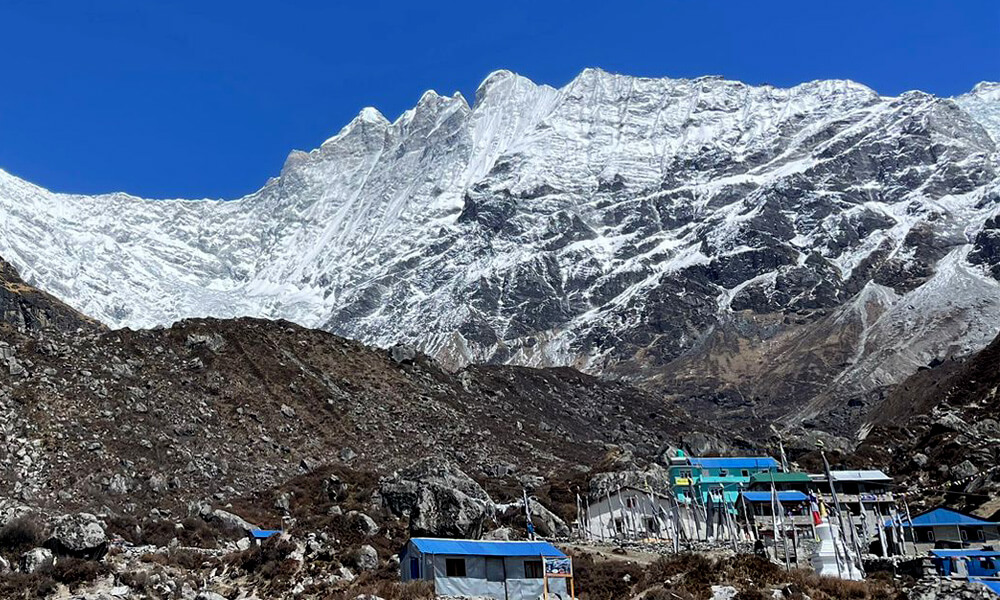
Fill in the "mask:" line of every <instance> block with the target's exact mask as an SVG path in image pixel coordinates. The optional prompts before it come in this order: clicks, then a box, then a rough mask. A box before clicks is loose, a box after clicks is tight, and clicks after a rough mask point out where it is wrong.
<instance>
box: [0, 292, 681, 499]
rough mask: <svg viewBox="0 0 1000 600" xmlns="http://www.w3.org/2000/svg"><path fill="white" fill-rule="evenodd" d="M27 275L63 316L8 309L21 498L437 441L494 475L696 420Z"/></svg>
mask: <svg viewBox="0 0 1000 600" xmlns="http://www.w3.org/2000/svg"><path fill="white" fill-rule="evenodd" d="M7 281H16V279H15V278H13V277H11V278H10V279H7ZM22 286H23V284H22ZM0 289H2V288H0ZM19 290H20V292H19V294H20V295H23V296H24V297H25V298H28V299H34V300H33V301H34V302H35V303H34V304H32V311H31V312H30V313H28V314H32V315H36V314H37V315H50V317H49V319H48V321H47V322H46V323H47V324H48V325H59V326H60V327H38V328H32V329H19V328H18V327H19V326H20V325H21V324H22V323H23V322H24V319H23V314H24V313H22V312H13V313H12V312H11V311H5V312H4V313H3V314H4V315H11V314H13V324H14V325H16V326H18V327H15V326H11V325H10V324H6V323H0V351H2V353H3V358H4V359H5V360H6V361H7V366H8V367H9V368H4V369H3V370H2V371H0V414H2V415H3V417H2V431H0V456H3V458H4V460H3V464H2V466H0V480H2V481H4V482H6V483H7V484H9V487H6V488H5V489H7V496H8V498H7V501H8V502H10V501H13V502H23V503H30V504H32V505H35V506H50V505H58V506H60V507H93V506H97V505H101V504H102V503H103V504H105V505H107V506H118V507H130V508H129V510H131V511H140V512H141V511H143V510H147V509H148V508H151V507H158V508H161V509H170V508H171V507H177V506H183V505H185V504H186V503H187V502H191V501H196V500H199V499H203V498H211V497H212V496H213V495H216V494H218V495H220V496H224V497H233V496H236V495H239V494H242V493H245V492H248V491H252V490H257V489H262V488H265V487H267V486H270V485H274V484H277V483H279V482H281V481H284V480H286V479H288V478H290V477H292V476H294V475H296V474H298V473H301V472H303V471H308V470H311V469H313V468H316V467H317V466H319V465H322V464H326V463H340V464H350V465H352V466H353V467H354V468H357V469H361V470H366V471H371V472H374V473H388V472H391V471H392V470H393V469H394V468H398V467H401V466H404V465H407V464H409V463H410V462H412V461H414V460H416V459H418V458H421V457H425V456H437V457H443V458H450V459H452V460H455V461H457V462H458V463H459V464H460V465H461V466H462V468H463V469H465V470H466V471H467V472H468V473H470V474H471V475H474V476H476V477H480V478H487V479H488V478H490V477H506V476H509V475H517V476H528V475H535V476H545V475H547V474H548V473H550V472H554V471H567V470H572V469H575V468H578V467H583V468H586V466H587V465H591V464H595V463H597V462H598V461H599V460H600V459H601V458H602V457H603V456H604V454H605V453H606V452H607V448H606V445H607V444H614V445H616V446H617V447H619V448H621V449H623V450H626V451H631V452H634V453H635V454H636V455H639V456H643V455H645V456H649V457H652V456H654V455H655V454H656V453H657V452H659V451H660V450H661V447H664V446H665V445H667V444H668V443H675V444H676V443H678V441H679V439H680V435H679V434H680V432H681V431H682V430H684V429H685V425H684V424H685V423H686V422H687V418H686V417H685V415H684V414H683V412H681V411H679V410H670V409H664V407H663V406H662V403H661V402H660V401H659V399H657V398H655V397H653V396H651V395H649V394H647V393H645V392H641V391H639V390H636V389H634V388H630V387H628V386H626V385H624V384H618V383H608V382H604V381H601V380H598V379H595V378H594V377H591V376H588V375H583V374H581V373H578V372H576V371H572V370H570V369H556V370H538V369H528V368H523V367H470V368H467V369H465V370H462V371H460V372H458V373H449V372H446V371H444V370H442V369H441V368H440V367H439V366H438V365H436V364H435V363H434V362H433V361H432V360H430V359H429V358H427V357H426V356H424V355H420V354H418V353H416V352H414V351H412V350H409V349H407V348H405V347H396V348H393V349H392V350H391V351H386V350H377V349H373V348H369V347H366V346H364V345H362V344H360V343H357V342H351V341H348V340H345V339H342V338H339V337H337V336H334V335H332V334H329V333H325V332H322V331H315V330H307V329H304V328H302V327H299V326H297V325H293V324H291V323H288V322H270V321H261V320H254V319H247V318H244V319H238V320H229V321H218V320H212V319H201V320H189V321H183V322H180V323H178V324H176V325H174V326H173V327H171V328H168V329H154V330H143V331H131V330H128V329H124V330H118V331H107V330H104V329H101V328H98V327H94V326H93V324H92V323H91V322H90V321H88V320H87V319H86V318H84V317H80V316H79V315H75V313H72V311H71V310H70V309H68V308H67V307H65V306H64V305H62V304H61V303H59V302H58V301H55V300H54V299H52V298H50V297H47V296H45V295H43V294H39V293H37V292H35V291H32V290H31V289H30V288H29V287H27V286H23V287H21V288H19ZM4 298H7V297H6V296H4ZM15 305H16V303H15ZM51 315H62V320H60V319H57V318H55V317H51ZM72 318H75V319H76V321H75V322H73V323H70V322H69V321H68V320H69V319H72ZM67 331H68V332H67ZM512 431H516V432H517V435H511V432H512Z"/></svg>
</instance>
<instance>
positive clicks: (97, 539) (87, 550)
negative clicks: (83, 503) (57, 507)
mask: <svg viewBox="0 0 1000 600" xmlns="http://www.w3.org/2000/svg"><path fill="white" fill-rule="evenodd" d="M45 545H46V547H47V548H49V549H51V550H53V551H55V552H57V553H58V554H65V555H70V556H76V557H80V558H90V559H96V558H100V557H101V556H104V553H105V552H107V549H108V536H107V535H106V534H105V532H104V525H102V524H101V522H100V521H98V520H97V517H95V516H94V515H91V514H88V513H77V514H73V515H66V516H63V517H60V518H59V519H57V520H56V522H55V526H54V527H53V530H52V537H50V538H49V540H48V542H46V544H45Z"/></svg>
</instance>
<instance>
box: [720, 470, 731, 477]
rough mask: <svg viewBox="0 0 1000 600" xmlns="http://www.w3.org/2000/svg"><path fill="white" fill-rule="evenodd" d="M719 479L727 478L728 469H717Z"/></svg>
mask: <svg viewBox="0 0 1000 600" xmlns="http://www.w3.org/2000/svg"><path fill="white" fill-rule="evenodd" d="M719 477H729V469H719Z"/></svg>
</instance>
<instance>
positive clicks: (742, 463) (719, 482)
mask: <svg viewBox="0 0 1000 600" xmlns="http://www.w3.org/2000/svg"><path fill="white" fill-rule="evenodd" d="M780 470H781V466H780V465H779V464H778V461H776V460H774V459H773V458H771V457H770V456H734V457H718V458H715V457H711V458H702V457H695V456H686V455H685V454H684V453H683V452H678V453H677V456H675V457H673V458H671V459H670V467H669V471H670V484H671V486H672V487H673V490H674V495H675V496H676V497H677V499H678V500H679V501H681V502H690V501H691V498H692V497H693V498H695V499H696V500H697V502H698V504H702V505H704V504H706V503H707V502H708V496H709V492H712V493H714V494H715V496H716V498H718V496H719V494H720V493H721V494H722V496H723V497H724V498H725V501H726V504H727V505H730V506H732V507H735V505H736V502H737V501H738V500H739V495H740V491H742V490H746V489H747V488H749V486H750V481H751V479H752V478H753V476H754V475H757V474H760V473H769V472H777V471H780Z"/></svg>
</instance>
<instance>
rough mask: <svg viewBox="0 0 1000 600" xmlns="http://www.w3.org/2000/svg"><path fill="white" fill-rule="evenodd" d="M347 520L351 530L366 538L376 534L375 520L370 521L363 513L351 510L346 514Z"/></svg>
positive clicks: (376, 524)
mask: <svg viewBox="0 0 1000 600" xmlns="http://www.w3.org/2000/svg"><path fill="white" fill-rule="evenodd" d="M347 520H348V523H350V525H351V528H352V529H354V530H355V531H360V532H361V533H363V534H364V535H366V536H368V537H371V536H373V535H375V534H377V533H378V530H379V526H378V523H376V522H375V519H372V518H371V517H369V516H368V515H366V514H365V513H363V512H358V511H356V510H352V511H350V512H348V513H347Z"/></svg>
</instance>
